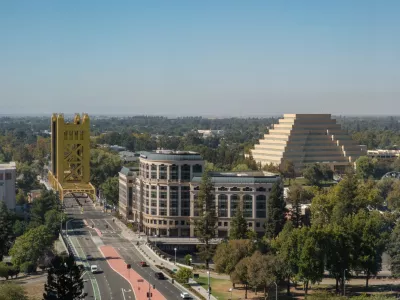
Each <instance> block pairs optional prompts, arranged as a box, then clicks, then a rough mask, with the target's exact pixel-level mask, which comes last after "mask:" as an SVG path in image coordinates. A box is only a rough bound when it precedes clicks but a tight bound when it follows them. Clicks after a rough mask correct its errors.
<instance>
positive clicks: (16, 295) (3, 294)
mask: <svg viewBox="0 0 400 300" xmlns="http://www.w3.org/2000/svg"><path fill="white" fill-rule="evenodd" d="M0 299H1V300H15V299H18V300H28V299H29V298H28V296H27V293H26V291H25V289H24V287H23V286H21V285H18V284H15V283H3V284H0Z"/></svg>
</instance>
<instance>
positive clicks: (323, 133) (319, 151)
mask: <svg viewBox="0 0 400 300" xmlns="http://www.w3.org/2000/svg"><path fill="white" fill-rule="evenodd" d="M251 152H252V156H253V158H254V160H255V161H256V162H257V163H261V165H262V166H264V165H269V164H273V165H276V166H282V163H283V162H284V161H285V160H288V161H292V162H293V163H294V165H295V168H296V171H297V172H300V171H301V170H302V169H303V168H304V167H305V166H306V165H308V164H312V163H324V164H328V165H329V166H330V167H331V168H332V170H335V171H339V172H340V171H343V170H344V169H345V168H346V166H349V165H351V164H353V163H354V162H355V161H356V160H357V158H358V157H360V156H361V155H365V154H366V153H364V152H366V151H365V149H363V150H362V149H361V147H360V146H359V145H357V144H356V142H354V141H353V140H352V139H351V137H350V136H349V135H348V134H347V133H346V132H345V131H344V130H343V129H342V128H341V126H340V125H339V124H337V123H336V120H335V119H332V118H331V115H330V114H284V115H283V119H279V124H275V125H274V126H273V129H270V131H269V133H268V134H265V135H264V138H263V139H261V140H260V141H259V144H257V145H255V147H254V149H253V150H252V151H251Z"/></svg>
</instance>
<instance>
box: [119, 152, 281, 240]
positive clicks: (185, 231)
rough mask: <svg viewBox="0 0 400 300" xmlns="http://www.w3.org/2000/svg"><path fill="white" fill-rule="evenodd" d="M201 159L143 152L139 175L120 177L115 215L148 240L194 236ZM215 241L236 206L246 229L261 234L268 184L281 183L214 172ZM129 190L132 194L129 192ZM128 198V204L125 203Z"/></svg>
mask: <svg viewBox="0 0 400 300" xmlns="http://www.w3.org/2000/svg"><path fill="white" fill-rule="evenodd" d="M204 163H205V162H204V160H203V158H202V157H201V156H200V155H199V154H198V153H195V152H183V151H167V150H158V151H155V152H142V153H141V156H140V158H139V172H138V173H136V172H134V171H132V170H129V169H126V168H123V169H122V170H121V172H120V201H119V202H120V204H119V205H120V213H121V215H122V216H123V217H125V218H127V219H129V220H132V221H133V222H135V223H137V225H138V226H139V228H140V230H141V231H142V232H145V233H146V234H148V235H160V236H180V237H189V236H191V237H192V236H194V235H195V233H194V225H193V220H194V219H195V218H196V217H197V213H196V201H197V197H198V192H199V187H200V183H201V176H202V173H203V170H204ZM209 175H210V178H211V181H212V182H213V184H214V193H215V208H216V213H217V216H218V232H217V233H218V236H219V237H225V236H227V234H228V232H229V228H230V220H231V218H232V217H233V216H234V215H235V213H236V210H237V208H238V206H239V205H240V206H241V208H242V211H243V214H244V216H245V218H246V219H247V221H248V225H249V228H250V229H254V230H255V231H256V232H259V233H260V234H261V233H262V232H263V231H264V229H263V225H264V222H265V219H266V213H267V201H268V198H269V193H270V191H271V189H272V185H273V184H274V183H275V182H277V181H278V180H280V177H279V176H278V175H276V174H271V173H267V172H213V173H210V174H209ZM129 188H131V190H129ZM130 199H131V200H130Z"/></svg>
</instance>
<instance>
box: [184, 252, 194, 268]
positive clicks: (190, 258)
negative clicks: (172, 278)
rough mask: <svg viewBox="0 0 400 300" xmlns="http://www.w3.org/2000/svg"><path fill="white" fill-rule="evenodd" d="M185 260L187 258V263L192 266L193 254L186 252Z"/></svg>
mask: <svg viewBox="0 0 400 300" xmlns="http://www.w3.org/2000/svg"><path fill="white" fill-rule="evenodd" d="M184 260H185V263H186V264H187V265H188V266H191V265H192V256H191V255H190V254H186V255H185V257H184Z"/></svg>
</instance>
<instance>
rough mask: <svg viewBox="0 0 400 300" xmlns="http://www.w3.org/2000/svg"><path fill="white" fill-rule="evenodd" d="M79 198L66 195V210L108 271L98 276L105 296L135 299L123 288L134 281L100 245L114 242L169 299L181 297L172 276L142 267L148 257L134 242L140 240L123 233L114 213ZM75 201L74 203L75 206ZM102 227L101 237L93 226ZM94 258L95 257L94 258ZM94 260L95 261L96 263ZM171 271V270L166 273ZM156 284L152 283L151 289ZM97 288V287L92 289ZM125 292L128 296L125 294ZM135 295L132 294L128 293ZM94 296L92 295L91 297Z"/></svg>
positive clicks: (85, 246)
mask: <svg viewBox="0 0 400 300" xmlns="http://www.w3.org/2000/svg"><path fill="white" fill-rule="evenodd" d="M84 200H85V199H82V198H78V199H74V198H66V199H65V200H64V204H65V206H66V212H67V213H69V214H70V216H71V217H73V218H74V219H75V221H73V222H70V225H68V228H70V226H71V223H72V224H73V226H74V227H75V228H76V230H78V232H79V234H81V236H82V237H81V238H79V242H80V244H81V246H82V248H83V249H84V251H86V253H87V254H90V255H92V257H93V258H94V259H95V261H96V264H97V265H98V266H99V267H100V268H101V269H102V270H103V271H104V273H102V274H98V275H95V276H96V279H98V284H99V287H100V289H101V294H102V299H103V300H104V299H123V300H128V299H134V296H133V293H132V292H130V293H124V295H122V292H121V291H122V289H125V290H129V289H131V287H130V285H129V284H128V282H127V281H126V280H124V279H123V278H122V277H120V276H119V275H117V274H116V273H115V272H114V271H113V270H112V269H111V268H110V267H109V266H108V263H107V262H106V261H104V258H103V257H102V255H101V253H100V251H99V250H98V248H97V247H98V246H101V245H103V244H104V245H110V246H113V247H114V248H115V249H116V250H117V251H118V253H119V254H120V256H121V257H122V258H123V259H124V260H125V262H126V263H129V264H131V266H132V269H133V270H135V271H136V272H137V273H138V274H139V275H140V276H142V278H144V279H145V280H146V281H148V282H149V283H150V284H151V285H154V286H155V288H156V289H157V290H158V291H159V292H160V293H161V294H162V295H163V296H164V297H165V299H168V300H170V299H171V300H177V299H180V293H181V290H180V289H179V288H178V287H177V286H176V285H174V284H172V283H171V281H170V280H168V279H165V280H158V279H156V278H155V276H154V273H155V272H156V271H157V270H155V269H154V268H153V267H151V266H149V267H142V266H141V265H140V262H141V261H145V259H144V257H143V256H142V255H141V253H139V251H138V250H137V249H136V248H135V247H134V245H133V243H134V242H136V241H133V242H131V241H129V240H127V239H125V238H124V237H122V236H121V229H120V228H119V227H118V226H117V225H116V224H114V223H113V217H112V216H111V214H110V213H103V212H102V211H100V210H96V209H95V207H94V205H93V204H92V203H91V201H90V200H89V199H87V200H86V203H85V201H84ZM77 201H78V202H79V203H80V204H81V205H82V208H83V212H82V209H81V207H80V206H79V205H78V204H77ZM71 205H73V206H74V207H73V208H71ZM83 220H86V222H87V224H88V225H89V226H88V227H87V226H86V225H85V224H84V222H83ZM92 225H93V227H94V228H97V229H98V230H100V231H101V237H99V236H98V235H97V233H96V231H95V229H92V228H91V226H92ZM93 262H94V261H93ZM91 263H92V262H91ZM92 264H93V263H92ZM166 275H167V274H166ZM152 288H153V287H152V286H151V289H152ZM92 292H93V289H92ZM103 293H104V295H110V296H111V295H112V296H113V298H107V297H108V296H107V297H103ZM118 293H119V294H118ZM123 296H125V298H123ZM129 296H130V297H131V298H128V297H129ZM88 299H90V298H88Z"/></svg>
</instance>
